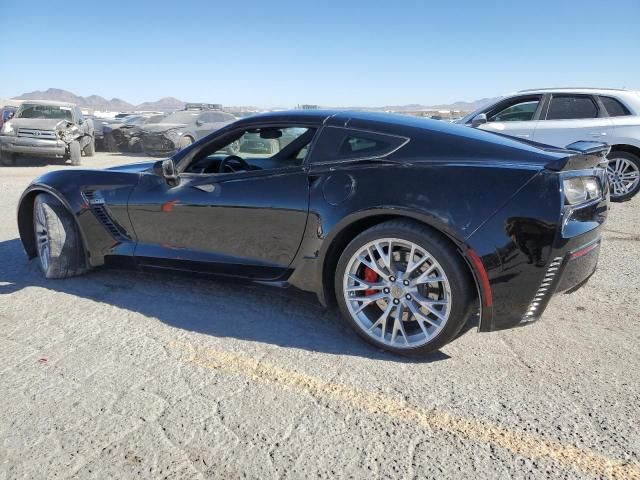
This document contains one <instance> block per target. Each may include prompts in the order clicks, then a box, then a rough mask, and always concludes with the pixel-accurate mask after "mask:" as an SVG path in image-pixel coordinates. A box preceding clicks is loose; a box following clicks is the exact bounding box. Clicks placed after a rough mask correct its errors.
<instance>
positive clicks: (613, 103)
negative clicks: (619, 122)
mask: <svg viewBox="0 0 640 480" xmlns="http://www.w3.org/2000/svg"><path fill="white" fill-rule="evenodd" d="M600 100H601V101H602V104H603V105H604V108H605V109H606V110H607V113H608V114H609V116H610V117H624V116H625V115H631V113H630V112H629V110H627V107H625V106H624V105H622V103H620V102H619V101H618V100H616V99H615V98H612V97H600Z"/></svg>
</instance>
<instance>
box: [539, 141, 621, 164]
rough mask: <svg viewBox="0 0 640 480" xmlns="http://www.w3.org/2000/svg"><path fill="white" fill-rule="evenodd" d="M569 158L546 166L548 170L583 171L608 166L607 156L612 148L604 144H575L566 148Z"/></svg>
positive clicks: (584, 142)
mask: <svg viewBox="0 0 640 480" xmlns="http://www.w3.org/2000/svg"><path fill="white" fill-rule="evenodd" d="M565 150H568V151H567V156H566V157H564V158H560V159H558V160H554V161H552V162H549V163H548V164H546V165H545V168H546V169H547V170H555V171H562V170H581V169H583V168H594V167H597V166H605V165H606V164H607V155H609V151H610V150H611V147H610V146H609V145H608V144H606V143H602V142H587V141H579V142H574V143H571V144H569V145H567V146H566V147H565Z"/></svg>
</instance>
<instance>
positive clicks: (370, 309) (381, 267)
mask: <svg viewBox="0 0 640 480" xmlns="http://www.w3.org/2000/svg"><path fill="white" fill-rule="evenodd" d="M372 272H373V273H374V274H375V276H376V280H375V281H372V280H371V279H368V280H367V279H365V275H369V276H372V275H373V274H372ZM343 295H344V299H345V303H346V305H347V308H348V310H349V313H350V314H351V317H352V318H353V319H354V320H355V322H356V323H357V325H358V326H359V327H360V328H361V329H362V331H363V332H365V333H366V334H367V335H369V336H370V337H372V338H373V339H375V340H377V341H378V342H381V343H384V344H385V345H388V346H391V347H394V348H400V349H410V348H416V347H420V346H422V345H424V344H426V343H428V342H430V341H431V340H432V339H434V338H435V337H436V336H437V335H438V333H440V332H441V331H442V329H443V328H444V326H445V324H446V323H447V320H448V319H449V313H450V312H451V288H450V285H449V280H448V279H447V275H446V273H445V271H444V269H443V268H442V266H441V265H440V264H439V263H438V262H437V261H436V259H435V258H434V257H433V256H432V255H431V254H430V253H429V252H427V251H426V250H425V249H424V248H422V247H420V246H419V245H416V244H415V243H413V242H410V241H407V240H402V239H399V238H382V239H378V240H375V241H373V242H369V243H367V244H366V245H364V246H363V247H361V248H360V249H359V250H358V251H357V252H356V253H355V254H354V255H353V256H352V257H351V259H350V260H349V263H348V264H347V268H346V270H345V274H344V278H343Z"/></svg>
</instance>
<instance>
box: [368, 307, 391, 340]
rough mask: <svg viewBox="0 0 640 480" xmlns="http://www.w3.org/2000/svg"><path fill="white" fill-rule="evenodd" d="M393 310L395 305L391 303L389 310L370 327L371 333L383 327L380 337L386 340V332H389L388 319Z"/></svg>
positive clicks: (386, 309)
mask: <svg viewBox="0 0 640 480" xmlns="http://www.w3.org/2000/svg"><path fill="white" fill-rule="evenodd" d="M391 310H393V303H391V302H389V304H388V305H387V308H385V310H384V312H382V315H380V317H379V318H378V320H376V322H375V323H374V324H372V325H371V326H370V327H369V331H370V332H371V331H372V330H375V329H376V328H377V327H378V326H379V327H381V330H382V333H381V334H380V336H381V337H382V339H384V335H385V332H386V331H387V318H389V314H390V313H391Z"/></svg>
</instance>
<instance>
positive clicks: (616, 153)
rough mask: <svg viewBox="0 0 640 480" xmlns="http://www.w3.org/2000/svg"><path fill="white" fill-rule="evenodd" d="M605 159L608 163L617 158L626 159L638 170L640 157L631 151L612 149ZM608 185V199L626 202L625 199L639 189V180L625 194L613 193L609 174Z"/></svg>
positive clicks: (629, 197) (628, 198) (631, 196)
mask: <svg viewBox="0 0 640 480" xmlns="http://www.w3.org/2000/svg"><path fill="white" fill-rule="evenodd" d="M607 159H608V160H609V165H612V164H614V163H615V161H616V160H617V159H624V160H627V161H628V162H630V163H632V164H633V165H635V168H636V171H639V172H640V157H638V156H637V155H634V154H633V153H629V152H622V151H615V150H614V151H613V152H611V153H610V154H609V156H608V157H607ZM609 187H610V189H609V190H610V195H609V199H610V200H611V201H612V202H626V201H627V200H631V199H632V198H633V197H634V196H635V195H636V194H637V193H638V191H640V181H639V182H638V183H637V184H636V186H635V187H634V188H633V189H631V190H630V191H629V192H627V193H625V194H622V195H616V194H614V190H613V183H612V178H611V174H610V176H609Z"/></svg>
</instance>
